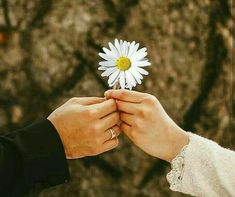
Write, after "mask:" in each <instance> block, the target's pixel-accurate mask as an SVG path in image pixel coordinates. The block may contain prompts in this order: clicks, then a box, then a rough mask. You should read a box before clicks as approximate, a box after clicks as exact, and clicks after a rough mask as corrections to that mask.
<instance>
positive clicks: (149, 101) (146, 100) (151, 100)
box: [142, 94, 156, 105]
mask: <svg viewBox="0 0 235 197" xmlns="http://www.w3.org/2000/svg"><path fill="white" fill-rule="evenodd" d="M142 102H143V103H146V104H148V105H154V104H155V102H156V97H155V96H153V95H150V94H147V95H146V96H145V97H144V99H143V101H142Z"/></svg>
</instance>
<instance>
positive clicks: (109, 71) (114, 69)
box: [101, 67, 117, 77]
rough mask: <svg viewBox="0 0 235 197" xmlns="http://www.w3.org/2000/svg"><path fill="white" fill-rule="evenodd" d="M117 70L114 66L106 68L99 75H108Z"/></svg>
mask: <svg viewBox="0 0 235 197" xmlns="http://www.w3.org/2000/svg"><path fill="white" fill-rule="evenodd" d="M116 70H117V68H116V67H113V68H108V69H107V70H106V71H104V72H103V73H102V74H101V76H102V77H108V76H109V75H111V74H112V73H113V72H115V71H116Z"/></svg>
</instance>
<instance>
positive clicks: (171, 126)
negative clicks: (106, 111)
mask: <svg viewBox="0 0 235 197" xmlns="http://www.w3.org/2000/svg"><path fill="white" fill-rule="evenodd" d="M105 96H106V98H107V99H110V98H113V99H116V103H117V107H118V109H119V111H120V112H121V113H120V118H121V120H122V121H123V122H122V124H121V130H122V131H123V132H124V133H125V134H126V135H127V136H128V137H129V138H130V139H131V140H132V141H133V142H134V143H135V144H136V145H137V146H138V147H139V148H141V149H142V150H143V151H145V152H146V153H148V154H149V155H152V156H154V157H158V158H160V159H163V160H166V161H169V162H170V161H171V160H172V159H173V158H174V157H175V156H176V155H177V154H178V153H179V152H180V150H181V149H182V147H183V146H184V145H186V144H187V143H188V135H187V134H186V132H185V131H183V130H182V129H181V128H179V127H178V126H177V125H176V123H175V122H174V121H173V120H172V119H171V118H170V117H169V116H168V115H167V113H166V112H165V110H164V109H163V107H162V105H161V104H160V102H159V101H158V100H157V99H156V98H155V97H154V96H152V95H149V94H146V93H140V92H136V91H128V90H108V91H107V92H106V93H105Z"/></svg>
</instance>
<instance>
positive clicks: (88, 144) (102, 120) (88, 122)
mask: <svg viewBox="0 0 235 197" xmlns="http://www.w3.org/2000/svg"><path fill="white" fill-rule="evenodd" d="M119 119H120V117H119V113H118V112H117V106H116V102H115V100H113V99H110V100H106V99H104V98H97V97H87V98H86V97H84V98H72V99H70V100H69V101H67V102H66V103H65V104H63V105H62V106H61V107H59V108H58V109H56V110H55V111H53V112H52V113H51V115H50V116H49V117H48V120H49V121H50V122H51V123H52V124H53V125H54V127H55V128H56V130H57V132H58V134H59V136H60V138H61V140H62V143H63V146H64V150H65V154H66V158H67V159H77V158H82V157H86V156H94V155H98V154H101V153H103V152H106V151H109V150H111V149H113V148H115V147H117V146H118V139H117V138H116V137H115V138H114V139H112V140H111V133H110V130H109V129H110V128H112V129H113V130H114V131H115V136H118V135H119V133H120V128H119V127H118V126H117V123H118V121H119Z"/></svg>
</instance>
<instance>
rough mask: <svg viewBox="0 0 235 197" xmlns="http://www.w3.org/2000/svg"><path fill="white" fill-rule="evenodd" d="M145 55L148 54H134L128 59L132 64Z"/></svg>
mask: <svg viewBox="0 0 235 197" xmlns="http://www.w3.org/2000/svg"><path fill="white" fill-rule="evenodd" d="M147 54H148V53H147V52H136V53H134V54H133V55H132V56H131V57H130V58H131V60H132V61H133V62H134V61H139V60H141V59H143V58H144V57H145V56H146V55H147Z"/></svg>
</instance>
